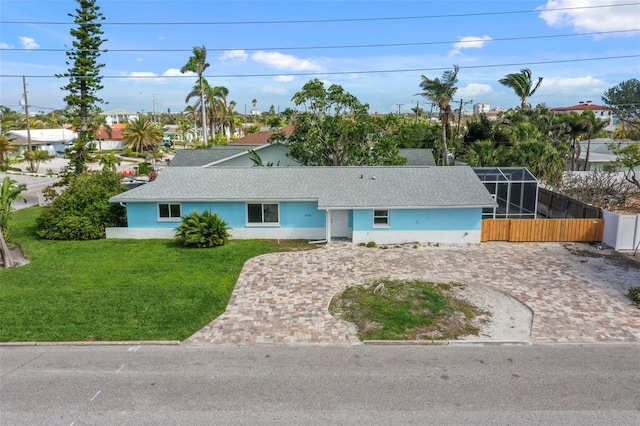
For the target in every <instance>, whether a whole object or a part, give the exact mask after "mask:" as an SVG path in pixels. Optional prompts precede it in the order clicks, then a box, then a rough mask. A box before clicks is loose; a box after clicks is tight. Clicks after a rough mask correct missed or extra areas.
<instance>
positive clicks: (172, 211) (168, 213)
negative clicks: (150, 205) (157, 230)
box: [158, 204, 182, 220]
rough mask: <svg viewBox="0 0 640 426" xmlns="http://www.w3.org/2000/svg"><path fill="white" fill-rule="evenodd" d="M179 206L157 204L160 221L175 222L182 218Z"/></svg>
mask: <svg viewBox="0 0 640 426" xmlns="http://www.w3.org/2000/svg"><path fill="white" fill-rule="evenodd" d="M180 210H181V209H180V204H158V217H159V218H160V220H176V219H180V218H181V217H182V214H181V211H180Z"/></svg>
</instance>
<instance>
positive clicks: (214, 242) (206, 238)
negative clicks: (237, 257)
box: [175, 211, 230, 247]
mask: <svg viewBox="0 0 640 426" xmlns="http://www.w3.org/2000/svg"><path fill="white" fill-rule="evenodd" d="M229 229H230V228H229V224H228V223H227V222H225V221H224V220H222V219H221V218H220V216H218V213H211V212H210V211H204V212H202V213H198V212H196V211H194V212H191V213H190V214H189V215H188V216H183V217H182V223H181V224H180V226H178V228H177V233H176V237H175V238H176V240H177V241H179V242H180V243H182V244H183V245H185V246H189V247H217V246H223V245H225V244H226V243H227V241H228V239H229V232H228V230H229Z"/></svg>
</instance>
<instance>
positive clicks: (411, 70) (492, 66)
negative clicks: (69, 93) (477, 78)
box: [0, 54, 640, 80]
mask: <svg viewBox="0 0 640 426" xmlns="http://www.w3.org/2000/svg"><path fill="white" fill-rule="evenodd" d="M631 58H640V54H637V55H621V56H603V57H598V58H581V59H562V60H555V61H536V62H512V63H505V64H487V65H468V66H461V67H460V69H461V70H462V69H486V68H502V67H514V66H518V67H520V66H531V65H546V64H563V63H575V62H593V61H608V60H615V59H631ZM448 69H451V67H432V68H405V69H390V70H361V71H315V72H301V73H290V72H279V73H264V74H220V75H203V77H205V78H217V79H224V78H248V77H277V76H281V75H290V76H322V75H347V74H392V73H404V72H424V71H442V70H448ZM0 77H2V78H17V77H20V78H21V77H22V74H20V75H17V74H15V75H14V74H0ZM27 77H29V78H58V77H56V76H55V75H28V76H27ZM74 77H78V78H79V77H81V76H74ZM101 77H102V78H105V79H125V80H132V79H136V80H138V79H139V80H144V79H159V78H166V79H170V78H171V79H172V78H193V75H137V76H136V75H130V76H126V75H104V76H101Z"/></svg>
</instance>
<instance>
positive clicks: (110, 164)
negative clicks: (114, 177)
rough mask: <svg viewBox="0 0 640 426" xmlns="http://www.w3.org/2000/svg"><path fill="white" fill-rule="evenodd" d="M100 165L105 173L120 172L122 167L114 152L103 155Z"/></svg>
mask: <svg viewBox="0 0 640 426" xmlns="http://www.w3.org/2000/svg"><path fill="white" fill-rule="evenodd" d="M100 165H101V166H102V170H104V171H109V172H115V171H117V170H118V166H119V165H120V159H119V158H118V157H116V156H115V154H113V153H112V152H109V153H106V154H103V155H102V157H101V158H100Z"/></svg>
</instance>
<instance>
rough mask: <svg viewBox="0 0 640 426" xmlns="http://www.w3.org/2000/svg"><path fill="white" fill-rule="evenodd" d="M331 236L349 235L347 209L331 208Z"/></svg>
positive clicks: (343, 236) (341, 236)
mask: <svg viewBox="0 0 640 426" xmlns="http://www.w3.org/2000/svg"><path fill="white" fill-rule="evenodd" d="M330 217H331V238H347V237H348V236H349V210H331V211H330Z"/></svg>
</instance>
